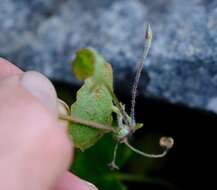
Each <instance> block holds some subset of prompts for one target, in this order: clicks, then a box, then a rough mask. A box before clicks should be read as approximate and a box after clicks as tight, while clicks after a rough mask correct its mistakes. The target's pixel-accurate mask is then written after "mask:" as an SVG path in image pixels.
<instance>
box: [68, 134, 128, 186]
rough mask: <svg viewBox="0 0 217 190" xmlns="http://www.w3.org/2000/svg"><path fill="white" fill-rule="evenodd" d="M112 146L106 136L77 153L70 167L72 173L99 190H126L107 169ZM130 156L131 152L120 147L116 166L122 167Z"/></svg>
mask: <svg viewBox="0 0 217 190" xmlns="http://www.w3.org/2000/svg"><path fill="white" fill-rule="evenodd" d="M114 145H115V142H114V140H113V139H112V137H111V135H109V134H107V135H105V136H104V137H103V138H102V139H100V140H99V141H98V142H97V143H96V144H95V145H94V146H93V147H91V148H89V149H87V150H86V151H85V152H80V151H77V152H76V157H75V162H74V164H73V166H72V171H73V173H75V174H77V175H78V176H80V177H81V178H83V179H86V180H88V181H91V182H92V183H94V184H97V187H98V188H99V189H103V190H113V189H115V190H126V187H125V186H124V185H123V183H122V182H121V181H120V180H119V179H118V178H117V177H116V172H112V171H111V170H110V169H109V167H108V163H109V162H110V161H111V159H112V154H113V149H114ZM131 155H132V152H131V151H130V150H129V149H128V148H126V147H125V146H120V147H119V152H118V157H119V159H118V165H119V166H123V165H124V164H125V163H126V162H127V161H128V160H129V158H130V156H131Z"/></svg>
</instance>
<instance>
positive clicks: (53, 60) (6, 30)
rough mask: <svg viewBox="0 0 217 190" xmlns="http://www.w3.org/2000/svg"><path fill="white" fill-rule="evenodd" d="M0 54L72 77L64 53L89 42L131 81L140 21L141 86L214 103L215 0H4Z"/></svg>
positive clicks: (120, 81) (188, 101)
mask: <svg viewBox="0 0 217 190" xmlns="http://www.w3.org/2000/svg"><path fill="white" fill-rule="evenodd" d="M0 23H1V27H0V34H1V35H0V56H3V57H6V58H8V59H10V60H11V61H12V62H14V63H15V64H17V65H19V66H20V67H22V68H23V69H26V70H29V69H34V70H38V71H41V72H43V73H44V74H46V75H47V76H49V77H50V78H52V79H53V80H58V81H63V82H67V83H71V84H77V81H76V80H75V78H74V77H73V76H72V74H71V70H70V65H69V64H68V62H69V60H71V58H72V57H73V56H74V52H75V51H76V50H77V49H78V48H81V47H86V46H91V47H94V48H95V49H96V50H98V51H99V52H101V53H102V54H103V55H104V56H105V57H106V58H107V60H108V61H109V62H110V63H112V65H113V67H114V70H115V79H116V86H117V87H119V88H123V89H125V91H126V90H127V89H129V91H130V85H131V82H132V79H133V75H134V73H135V72H134V71H135V68H136V63H137V62H138V60H139V58H140V57H141V53H142V47H143V38H144V25H145V23H150V24H151V25H152V29H153V32H154V36H153V45H152V48H151V53H150V56H149V58H148V59H147V61H146V63H145V67H144V69H145V72H143V76H142V80H141V83H140V93H142V94H146V95H148V96H151V97H158V98H162V99H166V100H167V101H170V102H173V103H182V104H185V105H188V106H190V107H197V108H202V109H207V110H213V111H216V110H217V108H216V107H217V106H216V105H217V104H216V99H217V3H216V1H214V0H154V1H153V0H88V1H85V0H2V1H1V5H0Z"/></svg>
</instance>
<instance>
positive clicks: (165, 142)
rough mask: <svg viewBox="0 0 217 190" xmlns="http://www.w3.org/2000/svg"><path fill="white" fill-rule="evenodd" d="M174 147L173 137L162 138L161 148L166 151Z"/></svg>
mask: <svg viewBox="0 0 217 190" xmlns="http://www.w3.org/2000/svg"><path fill="white" fill-rule="evenodd" d="M173 145H174V140H173V138H172V137H161V138H160V146H161V147H163V148H165V149H171V148H172V147H173Z"/></svg>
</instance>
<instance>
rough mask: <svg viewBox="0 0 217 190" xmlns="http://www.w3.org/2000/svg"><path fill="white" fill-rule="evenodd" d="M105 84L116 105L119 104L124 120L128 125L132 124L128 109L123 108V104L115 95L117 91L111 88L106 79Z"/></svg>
mask: <svg viewBox="0 0 217 190" xmlns="http://www.w3.org/2000/svg"><path fill="white" fill-rule="evenodd" d="M103 84H104V85H105V87H106V89H107V90H108V92H109V94H110V95H111V97H112V99H113V102H114V103H115V105H116V106H117V108H118V109H119V111H120V112H121V114H122V116H123V119H124V122H125V123H126V124H127V125H130V122H129V120H128V116H127V113H126V111H125V110H124V109H123V106H122V105H121V103H120V102H119V100H118V98H117V96H116V95H115V93H114V92H113V90H112V89H111V87H110V86H109V85H108V83H107V82H106V81H103Z"/></svg>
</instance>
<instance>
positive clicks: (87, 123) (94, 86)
mask: <svg viewBox="0 0 217 190" xmlns="http://www.w3.org/2000/svg"><path fill="white" fill-rule="evenodd" d="M151 41H152V30H151V27H150V25H147V27H146V31H145V43H144V51H143V56H142V59H141V61H140V63H139V64H138V66H137V67H138V68H137V72H136V76H135V80H134V84H133V88H132V101H131V113H130V114H128V113H127V112H126V111H125V106H124V104H122V103H121V102H120V101H119V100H118V98H117V97H116V95H115V93H114V91H113V75H112V67H111V65H110V64H108V63H107V62H106V61H105V59H104V58H103V57H102V56H101V55H99V54H98V53H97V52H96V51H95V50H93V49H91V48H84V49H80V50H79V51H78V52H77V53H76V56H75V59H74V60H73V61H72V69H73V72H74V74H75V76H76V77H77V79H79V80H85V82H84V84H83V86H82V87H81V88H80V90H79V91H78V92H77V97H76V101H75V102H74V103H73V104H72V105H71V109H69V108H68V107H67V105H65V106H66V107H67V109H68V115H59V118H60V119H62V120H67V121H68V122H69V127H68V130H69V134H70V136H71V137H72V139H73V141H74V144H75V147H77V148H80V149H81V150H82V151H84V150H85V149H87V148H89V147H90V146H92V145H94V144H95V143H96V142H97V141H98V140H99V139H100V138H101V137H102V136H103V135H104V134H105V133H108V132H110V133H112V134H113V137H114V139H115V140H116V145H115V147H114V154H113V159H112V162H111V163H110V164H109V166H110V167H111V169H118V166H117V165H116V163H115V160H116V155H117V150H118V145H119V144H120V143H124V144H125V145H126V146H127V147H129V148H130V149H131V150H132V151H134V152H135V153H137V154H140V155H142V156H145V157H150V158H160V157H163V156H165V155H166V154H167V152H168V150H169V149H170V148H172V146H173V143H174V142H173V139H172V138H171V137H162V138H161V139H160V146H161V147H162V149H163V151H162V153H160V154H148V153H145V152H143V151H141V150H138V149H136V148H134V147H133V146H132V145H131V144H130V143H129V137H130V136H131V135H132V134H133V133H135V131H136V130H137V129H140V128H141V127H142V126H143V124H141V123H137V122H136V120H135V103H136V95H137V86H138V82H139V79H140V75H141V72H142V69H143V66H144V61H145V59H146V57H147V55H148V52H149V49H150V46H151ZM112 114H113V115H114V114H115V117H113V115H112ZM114 119H115V121H114Z"/></svg>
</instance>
